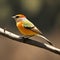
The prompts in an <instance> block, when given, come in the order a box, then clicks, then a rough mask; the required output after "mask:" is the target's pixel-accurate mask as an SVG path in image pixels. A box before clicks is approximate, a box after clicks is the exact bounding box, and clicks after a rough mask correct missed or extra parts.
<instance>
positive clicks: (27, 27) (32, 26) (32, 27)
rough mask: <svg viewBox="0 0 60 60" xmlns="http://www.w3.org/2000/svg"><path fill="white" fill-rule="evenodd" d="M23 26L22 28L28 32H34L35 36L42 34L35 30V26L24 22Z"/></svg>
mask: <svg viewBox="0 0 60 60" xmlns="http://www.w3.org/2000/svg"><path fill="white" fill-rule="evenodd" d="M23 26H24V28H26V29H29V30H31V31H33V32H36V33H37V34H42V32H40V30H39V29H38V28H37V27H35V25H33V24H32V23H31V22H27V21H26V22H25V23H24V24H23Z"/></svg>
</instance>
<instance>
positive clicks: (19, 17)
mask: <svg viewBox="0 0 60 60" xmlns="http://www.w3.org/2000/svg"><path fill="white" fill-rule="evenodd" d="M12 18H13V19H14V20H15V21H16V26H17V28H18V30H19V32H20V33H21V34H22V35H23V37H27V38H29V37H33V36H39V37H41V38H43V39H44V40H46V41H47V42H48V43H49V44H50V45H53V44H52V42H51V41H50V40H49V39H47V38H46V37H45V36H44V35H43V33H42V32H41V31H40V30H39V29H38V28H37V27H36V26H35V25H34V24H33V23H32V22H31V21H30V20H29V19H27V17H26V16H25V15H24V14H16V15H14V16H12Z"/></svg>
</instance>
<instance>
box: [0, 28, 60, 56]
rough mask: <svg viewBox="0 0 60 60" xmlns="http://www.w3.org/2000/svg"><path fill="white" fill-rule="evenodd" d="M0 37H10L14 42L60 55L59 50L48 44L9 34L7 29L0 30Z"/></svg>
mask: <svg viewBox="0 0 60 60" xmlns="http://www.w3.org/2000/svg"><path fill="white" fill-rule="evenodd" d="M0 35H3V36H5V37H8V38H10V39H12V40H16V41H19V42H22V43H26V44H30V45H33V46H37V47H40V48H43V49H46V50H48V51H51V52H54V53H56V54H59V55H60V49H58V48H56V47H54V46H51V45H48V44H46V43H41V42H38V41H34V40H31V39H28V38H23V37H21V36H19V35H16V34H14V33H12V32H9V31H7V30H5V29H2V28H0Z"/></svg>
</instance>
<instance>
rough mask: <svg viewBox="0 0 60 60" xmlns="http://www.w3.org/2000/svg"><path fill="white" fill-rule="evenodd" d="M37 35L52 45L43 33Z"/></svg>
mask: <svg viewBox="0 0 60 60" xmlns="http://www.w3.org/2000/svg"><path fill="white" fill-rule="evenodd" d="M37 36H39V37H41V38H43V39H44V40H46V41H47V42H48V43H49V44H50V45H53V44H52V42H51V41H50V40H49V39H47V38H46V37H44V36H43V35H37Z"/></svg>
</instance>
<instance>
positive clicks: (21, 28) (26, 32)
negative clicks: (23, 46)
mask: <svg viewBox="0 0 60 60" xmlns="http://www.w3.org/2000/svg"><path fill="white" fill-rule="evenodd" d="M23 25H24V24H23V22H17V28H18V30H19V31H20V33H22V34H23V35H30V36H32V35H35V34H36V33H35V32H33V31H31V30H30V29H26V28H24V26H23Z"/></svg>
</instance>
